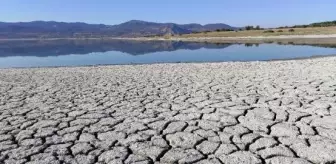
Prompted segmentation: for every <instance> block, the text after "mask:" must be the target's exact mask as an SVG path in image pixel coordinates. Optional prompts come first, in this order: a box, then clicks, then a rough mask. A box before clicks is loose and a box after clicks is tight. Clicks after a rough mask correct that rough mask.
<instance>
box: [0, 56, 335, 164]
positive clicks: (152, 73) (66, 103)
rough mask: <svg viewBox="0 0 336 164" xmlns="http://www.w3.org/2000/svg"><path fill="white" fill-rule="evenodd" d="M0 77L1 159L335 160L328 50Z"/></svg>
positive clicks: (32, 162) (231, 163)
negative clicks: (267, 58)
mask: <svg viewBox="0 0 336 164" xmlns="http://www.w3.org/2000/svg"><path fill="white" fill-rule="evenodd" d="M0 77H1V78H0V163H29V164H43V163H48V164H49V163H50V164H54V163H55V164H57V163H78V164H90V163H101V164H103V163H111V164H114V163H116V164H119V163H126V164H130V163H137V164H147V163H199V164H211V163H214V164H217V163H218V164H221V163H228V164H236V163H244V164H257V163H274V164H277V163H283V164H290V163H292V164H308V163H328V164H331V163H335V162H336V95H335V94H336V58H334V57H331V58H320V59H308V60H299V61H275V62H247V63H239V62H237V63H204V64H154V65H136V66H131V65H129V66H101V67H100V66H99V67H75V68H33V69H2V70H0Z"/></svg>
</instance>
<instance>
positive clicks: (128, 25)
mask: <svg viewBox="0 0 336 164" xmlns="http://www.w3.org/2000/svg"><path fill="white" fill-rule="evenodd" d="M216 29H237V28H236V27H232V26H229V25H227V24H222V23H218V24H206V25H201V24H175V23H155V22H146V21H141V20H131V21H128V22H125V23H121V24H118V25H104V24H87V23H82V22H71V23H67V22H55V21H33V22H15V23H8V22H0V38H1V39H5V38H62V37H80V38H83V37H84V38H85V37H141V36H152V35H167V34H170V35H178V34H188V33H192V32H200V31H214V30H216Z"/></svg>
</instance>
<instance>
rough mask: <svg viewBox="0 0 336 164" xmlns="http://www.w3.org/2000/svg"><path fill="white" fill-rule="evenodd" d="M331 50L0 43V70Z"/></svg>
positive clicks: (331, 51) (330, 50) (328, 49)
mask: <svg viewBox="0 0 336 164" xmlns="http://www.w3.org/2000/svg"><path fill="white" fill-rule="evenodd" d="M335 47H336V46H332V45H328V46H323V45H320V46H309V45H279V44H275V43H271V44H211V43H191V42H172V41H158V42H157V41H121V40H112V41H111V40H110V41H96V40H87V41H83V40H82V41H69V40H58V41H10V42H0V68H11V67H48V66H82V65H105V64H150V63H175V62H223V61H260V60H278V59H293V58H307V57H312V56H325V55H335V54H336V48H335Z"/></svg>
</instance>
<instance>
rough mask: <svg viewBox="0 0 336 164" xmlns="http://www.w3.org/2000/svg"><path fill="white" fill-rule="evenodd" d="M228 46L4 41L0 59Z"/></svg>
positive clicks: (139, 52) (134, 53)
mask: <svg viewBox="0 0 336 164" xmlns="http://www.w3.org/2000/svg"><path fill="white" fill-rule="evenodd" d="M230 45H233V44H229V43H216V44H213V43H194V42H175V41H126V40H105V41H104V40H54V41H9V42H8V41H7V42H0V57H8V56H38V57H44V56H60V55H69V54H89V53H93V52H101V53H103V52H108V51H119V52H123V53H127V54H130V55H143V54H148V53H153V52H163V51H176V50H182V49H185V50H197V49H201V48H206V49H223V48H227V47H228V46H230Z"/></svg>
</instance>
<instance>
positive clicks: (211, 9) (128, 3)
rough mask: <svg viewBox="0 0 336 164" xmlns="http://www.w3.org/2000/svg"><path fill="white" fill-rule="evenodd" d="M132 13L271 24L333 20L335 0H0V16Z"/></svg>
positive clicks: (111, 18)
mask: <svg viewBox="0 0 336 164" xmlns="http://www.w3.org/2000/svg"><path fill="white" fill-rule="evenodd" d="M131 19H139V20H146V21H155V22H175V23H201V24H206V23H217V22H221V23H227V24H230V25H234V26H245V25H261V26H264V27H274V26H282V25H294V24H306V23H312V22H318V21H325V20H336V0H164V1H162V0H2V2H0V21H5V22H17V21H32V20H55V21H65V22H74V21H75V22H87V23H104V24H118V23H122V22H125V21H127V20H131Z"/></svg>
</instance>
